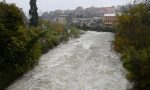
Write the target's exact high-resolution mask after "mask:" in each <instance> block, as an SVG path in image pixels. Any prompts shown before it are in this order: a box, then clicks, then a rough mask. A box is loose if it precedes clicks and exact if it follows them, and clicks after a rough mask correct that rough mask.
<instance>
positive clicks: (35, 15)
mask: <svg viewBox="0 0 150 90" xmlns="http://www.w3.org/2000/svg"><path fill="white" fill-rule="evenodd" d="M30 7H31V8H30V10H29V14H30V16H31V18H30V26H37V25H38V22H39V17H38V13H37V10H38V8H37V5H36V0H30Z"/></svg>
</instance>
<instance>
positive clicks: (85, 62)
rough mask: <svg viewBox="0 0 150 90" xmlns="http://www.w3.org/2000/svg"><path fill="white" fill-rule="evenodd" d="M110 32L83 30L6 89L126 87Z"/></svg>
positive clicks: (103, 89) (115, 89)
mask: <svg viewBox="0 0 150 90" xmlns="http://www.w3.org/2000/svg"><path fill="white" fill-rule="evenodd" d="M112 40H113V34H112V33H108V32H107V33H106V32H99V33H97V32H90V31H88V32H86V34H84V35H82V36H81V37H80V38H79V39H75V40H71V41H69V42H68V43H66V44H61V45H59V46H57V47H56V48H54V49H53V50H50V51H49V52H48V53H47V54H45V55H43V56H42V57H41V58H40V61H39V65H38V66H37V67H36V68H35V69H33V70H31V71H30V72H28V73H27V74H25V75H24V76H23V77H22V78H21V79H19V80H17V81H16V82H15V83H14V84H13V85H11V86H10V87H9V88H8V90H127V87H128V81H127V80H126V78H125V74H126V71H125V70H124V69H123V67H122V63H121V61H120V60H119V57H118V56H117V54H116V53H115V52H113V51H111V41H112Z"/></svg>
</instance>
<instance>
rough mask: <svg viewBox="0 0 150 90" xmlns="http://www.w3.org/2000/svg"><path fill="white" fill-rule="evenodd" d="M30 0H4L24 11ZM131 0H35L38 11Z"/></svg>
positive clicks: (115, 3) (119, 2) (26, 10)
mask: <svg viewBox="0 0 150 90" xmlns="http://www.w3.org/2000/svg"><path fill="white" fill-rule="evenodd" d="M0 1H2V0H0ZM29 1H30V0H6V2H7V3H16V5H17V6H19V7H20V8H22V9H23V10H24V11H25V12H28V10H29ZM131 1H132V0H37V5H38V11H39V12H43V11H51V10H56V9H63V10H64V9H75V8H76V7H77V6H83V7H84V8H85V7H90V6H96V7H102V6H112V5H122V4H127V3H130V2H131Z"/></svg>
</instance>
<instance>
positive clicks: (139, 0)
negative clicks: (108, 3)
mask: <svg viewBox="0 0 150 90" xmlns="http://www.w3.org/2000/svg"><path fill="white" fill-rule="evenodd" d="M140 3H143V4H150V0H134V4H140Z"/></svg>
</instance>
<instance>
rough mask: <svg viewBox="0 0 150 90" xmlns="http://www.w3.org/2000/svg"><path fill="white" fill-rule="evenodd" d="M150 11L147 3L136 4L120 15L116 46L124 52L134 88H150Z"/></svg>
mask: <svg viewBox="0 0 150 90" xmlns="http://www.w3.org/2000/svg"><path fill="white" fill-rule="evenodd" d="M149 26H150V13H149V8H148V7H147V6H145V5H142V4H140V5H135V6H132V7H131V8H130V10H128V11H126V12H124V13H123V14H122V15H121V16H119V17H118V27H117V28H118V29H117V31H116V36H115V43H114V47H115V49H116V51H118V52H120V53H122V57H121V59H122V60H123V65H124V67H125V68H126V69H127V70H128V71H129V73H128V75H127V77H128V79H129V80H130V81H131V82H134V86H133V90H149V89H150V76H149V75H150V27H149Z"/></svg>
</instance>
